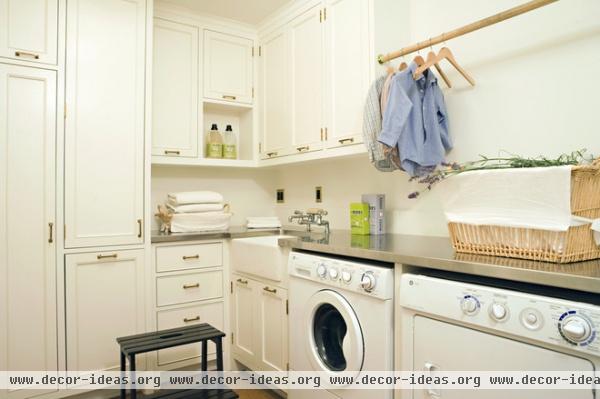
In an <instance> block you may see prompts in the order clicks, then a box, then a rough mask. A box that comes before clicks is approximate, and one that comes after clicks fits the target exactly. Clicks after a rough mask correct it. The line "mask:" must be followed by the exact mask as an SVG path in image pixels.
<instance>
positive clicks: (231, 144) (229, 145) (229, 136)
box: [223, 125, 237, 159]
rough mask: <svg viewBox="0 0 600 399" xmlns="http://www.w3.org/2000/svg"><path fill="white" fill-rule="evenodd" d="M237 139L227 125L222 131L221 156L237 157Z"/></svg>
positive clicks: (227, 157)
mask: <svg viewBox="0 0 600 399" xmlns="http://www.w3.org/2000/svg"><path fill="white" fill-rule="evenodd" d="M236 142H237V140H236V139H235V133H233V129H232V128H231V125H227V127H226V128H225V133H223V158H226V159H237V144H236Z"/></svg>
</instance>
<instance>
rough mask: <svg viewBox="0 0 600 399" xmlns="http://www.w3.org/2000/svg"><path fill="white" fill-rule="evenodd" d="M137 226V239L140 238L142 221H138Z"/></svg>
mask: <svg viewBox="0 0 600 399" xmlns="http://www.w3.org/2000/svg"><path fill="white" fill-rule="evenodd" d="M137 224H138V238H142V219H138V220H137Z"/></svg>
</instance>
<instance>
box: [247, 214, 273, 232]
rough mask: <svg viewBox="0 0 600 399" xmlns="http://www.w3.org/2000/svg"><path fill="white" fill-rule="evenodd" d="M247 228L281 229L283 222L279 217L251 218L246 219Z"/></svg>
mask: <svg viewBox="0 0 600 399" xmlns="http://www.w3.org/2000/svg"><path fill="white" fill-rule="evenodd" d="M246 227H247V228H249V229H269V228H280V227H281V221H280V220H279V218H278V217H277V216H250V217H247V218H246Z"/></svg>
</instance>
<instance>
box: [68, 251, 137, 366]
mask: <svg viewBox="0 0 600 399" xmlns="http://www.w3.org/2000/svg"><path fill="white" fill-rule="evenodd" d="M143 257H144V251H143V250H126V251H117V252H106V253H104V252H102V253H84V254H70V255H66V256H65V258H66V261H65V300H66V330H67V370H69V371H76V370H82V371H88V370H118V369H119V345H118V344H117V342H116V338H117V337H121V336H126V335H132V334H138V333H142V332H144V325H145V309H144V259H143Z"/></svg>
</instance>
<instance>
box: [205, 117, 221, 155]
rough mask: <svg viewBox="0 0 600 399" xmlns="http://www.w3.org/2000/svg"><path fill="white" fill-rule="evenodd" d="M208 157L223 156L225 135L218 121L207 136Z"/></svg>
mask: <svg viewBox="0 0 600 399" xmlns="http://www.w3.org/2000/svg"><path fill="white" fill-rule="evenodd" d="M206 157H207V158H223V137H222V136H221V133H220V132H219V128H218V127H217V124H216V123H213V124H212V126H211V128H210V130H209V131H208V135H207V138H206Z"/></svg>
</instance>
